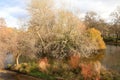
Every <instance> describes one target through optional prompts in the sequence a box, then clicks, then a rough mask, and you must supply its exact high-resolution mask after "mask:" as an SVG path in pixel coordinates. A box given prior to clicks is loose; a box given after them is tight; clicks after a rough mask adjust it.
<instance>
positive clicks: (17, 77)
mask: <svg viewBox="0 0 120 80" xmlns="http://www.w3.org/2000/svg"><path fill="white" fill-rule="evenodd" d="M0 80H40V79H36V78H34V77H31V76H27V75H23V74H18V73H15V72H11V71H6V70H0Z"/></svg>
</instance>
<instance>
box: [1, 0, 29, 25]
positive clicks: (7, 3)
mask: <svg viewBox="0 0 120 80" xmlns="http://www.w3.org/2000/svg"><path fill="white" fill-rule="evenodd" d="M25 6H26V4H25V2H24V0H12V1H11V0H0V17H3V18H5V20H6V23H7V25H8V26H9V27H18V21H19V19H20V18H25V17H27V11H26V10H25Z"/></svg>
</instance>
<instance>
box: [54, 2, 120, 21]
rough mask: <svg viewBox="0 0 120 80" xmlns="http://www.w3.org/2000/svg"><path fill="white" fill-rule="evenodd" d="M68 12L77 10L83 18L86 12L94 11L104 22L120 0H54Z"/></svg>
mask: <svg viewBox="0 0 120 80" xmlns="http://www.w3.org/2000/svg"><path fill="white" fill-rule="evenodd" d="M55 1H56V2H58V3H59V5H60V4H61V5H63V6H64V8H66V9H67V10H70V11H77V10H79V11H80V13H81V16H82V17H83V16H84V15H85V13H86V12H88V11H95V12H97V14H98V15H100V16H101V17H102V18H104V19H105V20H108V19H109V15H110V13H111V12H113V11H114V10H115V9H116V7H117V6H119V5H120V4H119V3H120V0H55Z"/></svg>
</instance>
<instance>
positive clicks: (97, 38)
mask: <svg viewBox="0 0 120 80" xmlns="http://www.w3.org/2000/svg"><path fill="white" fill-rule="evenodd" d="M87 33H88V36H89V37H90V38H91V40H92V41H93V42H96V43H97V44H96V45H97V46H98V49H99V50H100V49H106V45H105V43H104V41H103V38H102V36H101V32H100V31H99V30H97V29H95V28H91V29H88V30H87Z"/></svg>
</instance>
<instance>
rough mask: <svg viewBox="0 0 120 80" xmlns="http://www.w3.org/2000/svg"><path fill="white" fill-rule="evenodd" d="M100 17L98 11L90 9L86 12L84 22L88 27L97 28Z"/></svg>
mask: <svg viewBox="0 0 120 80" xmlns="http://www.w3.org/2000/svg"><path fill="white" fill-rule="evenodd" d="M98 19H99V16H98V15H97V13H95V12H93V11H90V12H87V13H86V15H85V20H84V22H85V25H86V26H87V27H88V28H96V27H97V21H98Z"/></svg>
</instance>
